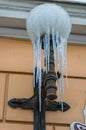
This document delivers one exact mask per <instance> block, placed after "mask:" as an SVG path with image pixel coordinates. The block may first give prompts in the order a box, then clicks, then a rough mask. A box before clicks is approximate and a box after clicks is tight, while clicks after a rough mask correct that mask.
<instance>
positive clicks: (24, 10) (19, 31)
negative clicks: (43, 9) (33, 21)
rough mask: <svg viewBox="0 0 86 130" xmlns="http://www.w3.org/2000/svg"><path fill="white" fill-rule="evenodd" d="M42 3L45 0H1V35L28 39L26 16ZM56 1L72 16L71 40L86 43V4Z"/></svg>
mask: <svg viewBox="0 0 86 130" xmlns="http://www.w3.org/2000/svg"><path fill="white" fill-rule="evenodd" d="M53 1H54V0H51V1H50V2H53ZM42 3H45V1H37V0H35V1H33V0H32V1H30V0H29V1H27V0H24V1H23V0H21V1H20V0H14V1H10V0H4V1H3V0H0V36H4V37H13V38H20V39H27V38H28V37H27V31H26V28H25V22H26V17H27V15H29V12H30V10H31V9H32V8H34V7H35V6H37V5H39V4H42ZM54 3H56V4H58V5H60V6H62V7H63V8H65V9H66V10H67V11H68V13H69V14H70V16H71V21H72V24H73V28H72V32H71V35H70V38H69V42H71V43H74V42H75V43H79V44H80V42H82V43H83V44H86V38H85V35H86V5H84V4H74V3H72V4H70V3H66V2H60V0H56V1H54ZM15 21H16V22H15Z"/></svg>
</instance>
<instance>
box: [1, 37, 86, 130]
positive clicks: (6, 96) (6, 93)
mask: <svg viewBox="0 0 86 130" xmlns="http://www.w3.org/2000/svg"><path fill="white" fill-rule="evenodd" d="M32 54H33V52H32V44H31V42H30V41H29V40H18V39H10V38H3V37H0V130H33V121H34V120H33V111H32V110H22V109H20V108H17V109H13V108H11V107H9V106H8V104H7V102H8V101H9V100H10V99H11V98H14V97H16V98H29V97H31V96H32V95H33V72H32V71H33V68H32V66H33V65H32V64H33V58H32ZM67 58H68V76H69V78H68V84H69V85H68V86H69V87H68V88H66V87H65V90H64V95H63V97H64V101H65V102H67V103H68V104H69V105H70V106H71V108H70V109H69V110H68V111H66V112H60V111H57V112H46V130H69V125H70V123H71V122H73V121H78V122H82V123H84V116H83V109H84V105H85V100H86V60H85V59H86V46H81V45H74V44H70V45H68V57H67Z"/></svg>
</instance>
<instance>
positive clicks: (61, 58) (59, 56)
mask: <svg viewBox="0 0 86 130" xmlns="http://www.w3.org/2000/svg"><path fill="white" fill-rule="evenodd" d="M35 42H36V43H35V46H34V50H33V52H34V63H35V65H34V75H35V68H36V67H37V71H36V82H37V81H38V88H39V102H40V107H39V109H40V111H41V75H42V74H41V70H42V65H41V64H42V54H41V53H42V52H41V50H42V48H41V45H42V43H41V39H40V37H38V38H37V40H36V41H35ZM40 43H41V44H40ZM43 43H44V57H45V64H46V73H47V72H48V71H49V56H50V36H49V35H47V34H45V36H44V39H43ZM52 45H53V52H54V63H55V68H56V71H59V72H60V73H61V78H60V79H59V80H60V81H59V83H58V85H57V87H58V96H59V97H58V99H59V101H60V102H62V94H63V92H64V74H65V69H67V68H66V62H65V61H66V53H67V52H66V46H67V43H66V40H65V39H63V38H60V40H59V38H58V36H56V35H53V34H52ZM66 77H67V73H66ZM57 82H58V81H57Z"/></svg>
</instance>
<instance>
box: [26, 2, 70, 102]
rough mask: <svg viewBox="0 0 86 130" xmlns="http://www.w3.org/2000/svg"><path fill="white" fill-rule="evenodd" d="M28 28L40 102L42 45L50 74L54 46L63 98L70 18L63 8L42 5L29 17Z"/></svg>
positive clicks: (56, 68)
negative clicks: (51, 49) (51, 53)
mask: <svg viewBox="0 0 86 130" xmlns="http://www.w3.org/2000/svg"><path fill="white" fill-rule="evenodd" d="M26 28H27V31H28V34H29V38H30V39H31V41H32V44H33V52H34V75H35V68H36V67H37V71H36V80H37V81H38V82H39V84H38V87H39V101H40V99H41V83H42V82H41V75H42V74H41V72H42V71H41V69H42V51H41V48H42V45H43V47H44V57H45V64H46V69H45V70H46V73H48V72H49V71H50V68H49V67H50V66H49V63H50V47H51V44H52V48H53V52H54V64H55V70H56V71H57V70H58V71H59V72H60V73H61V78H60V82H59V85H58V86H57V87H58V93H59V94H58V95H60V96H59V98H61V95H62V93H63V89H64V73H65V72H66V75H67V61H66V48H67V41H68V37H69V34H70V31H71V21H70V17H69V15H68V13H67V12H66V11H65V10H64V9H63V8H62V7H60V6H58V5H56V4H49V3H47V4H42V5H39V6H37V7H35V8H34V9H32V11H31V12H30V14H29V15H28V17H27V21H26ZM40 104H41V101H40Z"/></svg>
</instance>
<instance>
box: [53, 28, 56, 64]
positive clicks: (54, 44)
mask: <svg viewBox="0 0 86 130" xmlns="http://www.w3.org/2000/svg"><path fill="white" fill-rule="evenodd" d="M52 44H53V52H54V63H55V66H56V55H57V54H56V53H57V52H56V50H57V49H56V48H57V47H56V35H55V33H54V30H52Z"/></svg>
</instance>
